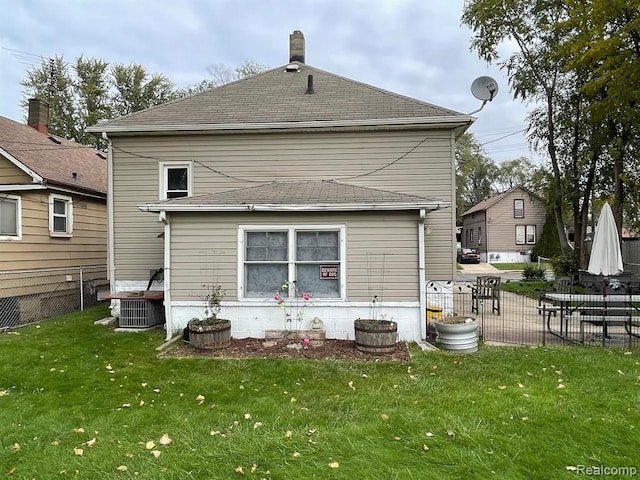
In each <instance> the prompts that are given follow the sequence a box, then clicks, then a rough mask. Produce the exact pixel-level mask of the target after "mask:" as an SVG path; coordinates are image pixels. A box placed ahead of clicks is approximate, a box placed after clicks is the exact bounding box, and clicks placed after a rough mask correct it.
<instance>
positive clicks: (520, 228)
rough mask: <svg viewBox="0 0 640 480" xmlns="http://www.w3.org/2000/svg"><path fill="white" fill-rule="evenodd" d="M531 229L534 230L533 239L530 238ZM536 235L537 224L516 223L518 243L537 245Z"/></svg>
mask: <svg viewBox="0 0 640 480" xmlns="http://www.w3.org/2000/svg"><path fill="white" fill-rule="evenodd" d="M531 231H533V239H532V240H529V235H530V234H531ZM518 237H520V238H521V240H518ZM536 237H537V235H536V226H535V225H516V245H535V244H536Z"/></svg>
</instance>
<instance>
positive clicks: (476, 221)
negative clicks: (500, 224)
mask: <svg viewBox="0 0 640 480" xmlns="http://www.w3.org/2000/svg"><path fill="white" fill-rule="evenodd" d="M485 226H486V222H485V212H484V211H482V212H475V213H472V214H471V215H469V217H468V218H466V219H465V223H464V228H463V229H462V242H461V243H462V246H463V247H467V248H477V249H479V250H481V251H483V252H485V251H486V248H487V232H486V228H485ZM479 228H481V229H482V243H481V244H480V243H478V229H479ZM469 230H472V231H473V241H469V240H467V238H468V235H469V234H468V233H467V232H468V231H469Z"/></svg>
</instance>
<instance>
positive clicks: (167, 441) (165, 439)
mask: <svg viewBox="0 0 640 480" xmlns="http://www.w3.org/2000/svg"><path fill="white" fill-rule="evenodd" d="M172 442H173V440H171V439H170V438H169V434H168V433H165V434H164V435H162V438H161V439H160V445H169V444H170V443H172Z"/></svg>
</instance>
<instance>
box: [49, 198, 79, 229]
mask: <svg viewBox="0 0 640 480" xmlns="http://www.w3.org/2000/svg"><path fill="white" fill-rule="evenodd" d="M72 234H73V199H72V198H71V197H67V196H65V195H57V194H54V193H52V194H51V195H49V235H50V236H52V237H70V236H71V235H72Z"/></svg>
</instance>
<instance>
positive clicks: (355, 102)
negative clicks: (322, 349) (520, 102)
mask: <svg viewBox="0 0 640 480" xmlns="http://www.w3.org/2000/svg"><path fill="white" fill-rule="evenodd" d="M290 48H291V50H290V62H289V63H288V64H286V65H283V66H281V67H278V68H275V69H273V70H270V71H268V72H266V73H263V74H260V75H257V76H255V77H252V78H248V79H243V80H239V81H237V82H234V83H230V84H227V85H224V86H222V87H219V88H216V89H213V90H210V91H207V92H205V93H202V94H200V95H196V96H193V97H189V98H185V99H182V100H178V101H175V102H171V103H167V104H164V105H160V106H156V107H153V108H150V109H148V110H145V111H141V112H138V113H134V114H131V115H128V116H125V117H122V118H120V119H116V120H113V121H110V122H107V123H104V124H101V125H96V126H93V127H91V129H90V131H93V132H94V133H96V134H101V135H102V136H103V138H106V139H108V140H109V142H110V147H109V172H110V174H109V182H110V183H109V191H110V202H109V212H110V224H109V226H110V229H109V234H110V239H109V253H110V255H109V268H110V278H111V290H112V292H114V293H117V292H122V291H127V290H144V289H146V288H147V286H148V284H149V281H150V275H152V274H153V273H154V272H156V271H157V270H158V269H160V268H163V269H164V281H163V283H160V282H155V281H154V282H151V288H152V289H155V290H162V291H163V292H164V302H165V316H166V329H167V336H168V337H170V336H172V335H173V334H174V333H176V332H178V331H180V330H181V329H182V328H183V327H185V326H186V324H187V322H188V320H189V319H190V318H192V317H194V316H196V317H197V316H200V315H202V312H203V301H202V297H203V294H204V292H203V284H204V285H207V284H208V285H211V284H220V285H221V286H222V287H223V288H224V289H225V290H226V293H227V295H226V298H225V301H224V307H223V310H222V314H223V316H224V317H225V318H230V319H231V320H232V335H233V336H234V337H238V338H242V337H250V336H258V337H261V336H264V332H265V330H269V329H282V328H284V327H285V322H284V319H283V311H282V310H280V309H279V308H278V306H277V303H276V301H275V300H274V299H273V297H274V294H275V292H276V291H277V290H278V289H280V287H281V286H282V284H283V283H284V282H285V281H294V280H295V281H297V285H298V288H299V290H300V292H309V293H311V294H312V296H313V300H312V301H311V302H309V304H308V305H307V306H306V307H305V313H304V320H303V323H302V325H301V327H302V328H309V324H310V322H311V320H312V319H314V318H315V317H318V318H319V319H320V320H322V322H323V324H324V328H325V330H326V333H327V336H328V337H329V338H353V321H354V320H355V319H357V318H359V317H360V318H370V317H371V316H374V315H386V318H388V319H394V320H396V321H397V322H398V332H399V334H400V336H401V337H402V338H407V339H416V338H419V337H422V338H425V329H426V326H425V322H424V319H425V316H426V304H425V289H426V284H427V280H429V279H430V280H442V281H448V280H452V279H453V276H454V273H455V257H454V252H455V248H454V246H455V244H454V242H455V231H454V222H455V208H451V206H452V205H453V204H454V202H455V174H454V167H453V165H454V162H453V158H454V148H455V140H456V137H457V136H458V135H460V134H461V133H462V132H463V131H464V130H465V129H466V128H468V126H469V125H470V124H471V122H472V120H473V118H472V117H470V116H468V115H465V114H460V113H457V112H454V111H451V110H448V109H445V108H441V107H437V106H434V105H431V104H429V103H425V102H422V101H419V100H415V99H412V98H408V97H404V96H402V95H398V94H394V93H391V92H388V91H385V90H382V89H380V88H376V87H373V86H370V85H366V84H363V83H360V82H356V81H353V80H349V79H347V78H344V77H340V76H338V75H335V74H332V73H328V72H325V71H322V70H319V69H317V68H314V67H311V66H309V65H307V64H305V63H304V37H303V36H302V33H301V32H299V31H296V32H294V33H293V34H292V35H290ZM374 296H376V297H377V300H378V302H377V303H375V304H374V305H372V302H371V300H372V299H373V297H374ZM373 306H375V308H372V307H373ZM114 309H115V312H116V313H117V306H115V305H114ZM374 310H375V311H374ZM293 327H294V328H295V327H296V322H295V321H294V322H293Z"/></svg>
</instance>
